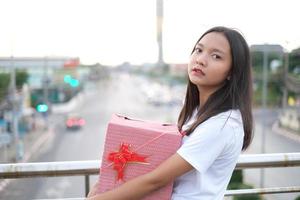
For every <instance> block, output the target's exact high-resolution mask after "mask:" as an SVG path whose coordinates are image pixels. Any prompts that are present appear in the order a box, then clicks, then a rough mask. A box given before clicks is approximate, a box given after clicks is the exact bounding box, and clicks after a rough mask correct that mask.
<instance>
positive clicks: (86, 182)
mask: <svg viewBox="0 0 300 200" xmlns="http://www.w3.org/2000/svg"><path fill="white" fill-rule="evenodd" d="M84 182H85V196H86V197H87V195H88V194H89V191H90V175H88V174H87V175H85V176H84Z"/></svg>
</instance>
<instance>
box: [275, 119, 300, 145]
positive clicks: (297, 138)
mask: <svg viewBox="0 0 300 200" xmlns="http://www.w3.org/2000/svg"><path fill="white" fill-rule="evenodd" d="M272 131H274V132H275V133H276V134H279V135H282V136H284V137H287V138H289V139H292V140H294V141H296V142H299V143H300V135H297V134H295V133H292V132H291V131H288V130H286V129H283V128H281V127H280V126H279V124H278V121H276V122H275V123H274V124H273V125H272Z"/></svg>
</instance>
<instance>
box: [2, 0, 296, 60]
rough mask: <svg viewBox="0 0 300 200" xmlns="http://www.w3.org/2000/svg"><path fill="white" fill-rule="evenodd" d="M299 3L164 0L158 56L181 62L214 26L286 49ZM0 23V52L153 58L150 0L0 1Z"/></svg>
mask: <svg viewBox="0 0 300 200" xmlns="http://www.w3.org/2000/svg"><path fill="white" fill-rule="evenodd" d="M299 7H300V1H297V0H251V1H250V0H214V1H209V0H164V19H163V49H164V50H163V58H164V60H165V62H167V63H186V62H187V61H188V58H189V54H190V52H191V50H192V47H193V45H194V44H195V42H196V41H197V39H198V38H199V37H200V35H201V34H202V33H203V32H205V31H206V30H207V29H209V28H211V27H213V26H219V25H221V26H228V27H231V28H236V29H238V30H239V31H240V32H241V33H242V34H243V35H244V36H245V38H246V40H247V42H248V44H249V45H252V44H265V43H267V44H280V45H282V46H283V47H284V48H285V49H287V50H288V51H291V50H292V49H295V48H298V47H300V26H299V22H298V20H299ZM297 19H298V20H297ZM0 25H1V28H0V57H7V56H11V55H13V56H15V57H18V56H30V57H35V56H37V57H43V56H76V57H80V60H81V62H82V63H83V64H94V63H96V62H99V63H101V64H108V65H115V64H121V63H123V62H130V63H133V64H141V63H154V62H156V60H157V59H158V46H157V41H156V0H26V1H24V0H0Z"/></svg>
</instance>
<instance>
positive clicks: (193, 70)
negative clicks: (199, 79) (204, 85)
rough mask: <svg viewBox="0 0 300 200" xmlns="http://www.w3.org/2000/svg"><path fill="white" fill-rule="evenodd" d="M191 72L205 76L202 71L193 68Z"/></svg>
mask: <svg viewBox="0 0 300 200" xmlns="http://www.w3.org/2000/svg"><path fill="white" fill-rule="evenodd" d="M192 72H194V73H196V74H200V75H202V76H205V73H204V72H203V71H202V69H200V68H196V67H194V68H193V69H192Z"/></svg>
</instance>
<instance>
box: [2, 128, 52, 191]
mask: <svg viewBox="0 0 300 200" xmlns="http://www.w3.org/2000/svg"><path fill="white" fill-rule="evenodd" d="M53 136H54V131H53V127H49V128H48V129H47V130H46V129H44V127H38V129H37V130H36V131H33V132H29V133H27V134H26V135H25V137H24V138H23V139H22V143H23V148H24V153H23V156H22V158H21V159H20V160H19V161H18V162H20V163H24V162H28V161H29V160H30V158H31V157H32V156H33V155H34V153H36V152H37V151H38V150H39V148H40V147H41V146H42V145H43V144H44V143H45V142H46V141H47V140H49V139H50V138H51V137H53ZM6 156H7V160H5V162H2V161H1V163H14V162H16V157H17V156H16V147H15V145H14V144H11V145H10V146H9V147H7V149H6ZM13 180H15V179H3V180H1V179H0V192H1V191H2V190H4V189H5V187H6V186H7V185H8V184H9V183H10V182H11V181H13Z"/></svg>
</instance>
